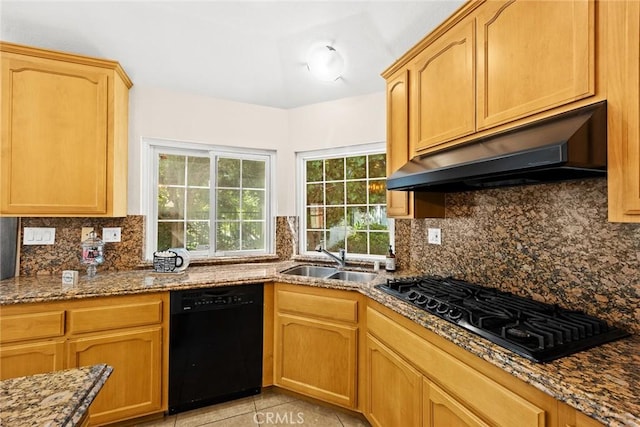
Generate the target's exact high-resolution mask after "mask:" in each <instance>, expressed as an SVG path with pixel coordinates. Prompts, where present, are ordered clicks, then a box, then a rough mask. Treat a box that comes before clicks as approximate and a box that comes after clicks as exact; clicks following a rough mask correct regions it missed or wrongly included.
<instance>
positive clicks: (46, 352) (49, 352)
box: [0, 340, 64, 380]
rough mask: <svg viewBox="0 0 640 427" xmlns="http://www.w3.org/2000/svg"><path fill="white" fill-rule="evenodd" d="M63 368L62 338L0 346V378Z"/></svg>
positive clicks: (4, 378)
mask: <svg viewBox="0 0 640 427" xmlns="http://www.w3.org/2000/svg"><path fill="white" fill-rule="evenodd" d="M63 368H64V340H53V341H42V342H34V343H28V344H14V345H3V346H2V347H0V380H6V379H7V378H16V377H23V376H27V375H35V374H43V373H45V372H52V371H58V370H60V369H63Z"/></svg>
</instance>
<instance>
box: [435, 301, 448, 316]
mask: <svg viewBox="0 0 640 427" xmlns="http://www.w3.org/2000/svg"><path fill="white" fill-rule="evenodd" d="M448 311H449V306H448V305H447V304H445V303H443V302H441V303H440V304H438V307H436V313H438V314H445V313H446V312H448Z"/></svg>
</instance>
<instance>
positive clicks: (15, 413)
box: [0, 365, 113, 427]
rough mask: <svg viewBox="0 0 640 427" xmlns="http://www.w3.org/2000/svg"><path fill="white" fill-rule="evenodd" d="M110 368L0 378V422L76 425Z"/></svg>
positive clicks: (9, 425) (22, 426) (19, 426)
mask: <svg viewBox="0 0 640 427" xmlns="http://www.w3.org/2000/svg"><path fill="white" fill-rule="evenodd" d="M112 370H113V368H111V367H110V366H107V365H93V366H87V367H82V368H77V369H67V370H64V371H56V372H51V373H48V374H38V375H32V376H28V377H20V378H12V379H9V380H4V381H0V409H1V410H0V425H2V426H5V427H26V426H34V427H35V426H38V427H56V426H75V425H78V423H79V422H80V421H81V420H82V418H83V417H84V415H85V414H86V413H87V410H88V409H89V406H90V405H91V402H93V399H94V398H95V397H96V395H97V394H98V392H99V391H100V389H102V386H103V385H104V383H105V382H106V381H107V379H108V378H109V375H111V372H112Z"/></svg>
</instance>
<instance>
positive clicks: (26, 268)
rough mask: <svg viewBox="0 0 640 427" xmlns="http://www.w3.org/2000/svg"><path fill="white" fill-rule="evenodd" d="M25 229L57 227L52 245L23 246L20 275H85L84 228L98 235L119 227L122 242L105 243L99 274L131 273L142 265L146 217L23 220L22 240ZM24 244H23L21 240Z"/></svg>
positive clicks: (21, 228)
mask: <svg viewBox="0 0 640 427" xmlns="http://www.w3.org/2000/svg"><path fill="white" fill-rule="evenodd" d="M25 227H55V229H56V239H55V243H54V244H53V245H34V246H25V245H21V246H20V252H21V253H20V275H21V276H35V275H40V274H60V273H61V272H62V271H63V270H79V271H81V274H83V273H84V271H86V266H84V265H82V262H81V261H82V248H81V237H82V236H81V234H82V227H93V228H94V229H95V230H96V232H97V233H98V235H101V234H102V228H103V227H120V228H121V235H120V240H121V241H120V242H117V243H105V245H104V258H105V262H104V264H102V265H100V266H99V267H98V271H107V270H130V269H133V268H136V267H137V266H139V265H140V263H141V262H142V257H143V248H144V216H142V215H129V216H127V217H123V218H21V225H20V239H22V232H23V230H24V228H25ZM21 241H22V240H21Z"/></svg>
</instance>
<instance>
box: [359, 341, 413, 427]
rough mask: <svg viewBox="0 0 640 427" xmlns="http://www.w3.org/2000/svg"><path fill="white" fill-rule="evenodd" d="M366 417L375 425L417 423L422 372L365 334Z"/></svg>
mask: <svg viewBox="0 0 640 427" xmlns="http://www.w3.org/2000/svg"><path fill="white" fill-rule="evenodd" d="M366 351H367V357H366V376H367V395H366V396H367V397H366V399H367V400H366V405H365V411H366V415H367V419H368V420H369V421H370V422H371V424H372V425H374V426H378V427H390V426H403V427H412V426H416V427H417V426H420V425H421V422H422V421H421V420H422V408H421V404H422V391H421V387H422V375H421V374H420V372H418V371H417V370H415V369H414V368H413V367H412V366H411V365H409V364H408V363H407V362H405V361H404V360H403V359H401V358H400V357H399V356H398V355H397V354H396V353H395V352H393V351H392V350H391V349H389V348H388V347H386V346H385V345H384V344H382V343H381V342H380V341H378V340H377V339H375V338H374V337H373V336H371V335H369V334H367V349H366Z"/></svg>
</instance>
